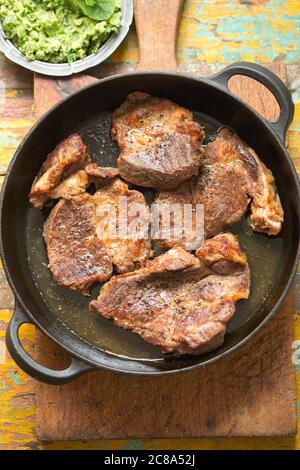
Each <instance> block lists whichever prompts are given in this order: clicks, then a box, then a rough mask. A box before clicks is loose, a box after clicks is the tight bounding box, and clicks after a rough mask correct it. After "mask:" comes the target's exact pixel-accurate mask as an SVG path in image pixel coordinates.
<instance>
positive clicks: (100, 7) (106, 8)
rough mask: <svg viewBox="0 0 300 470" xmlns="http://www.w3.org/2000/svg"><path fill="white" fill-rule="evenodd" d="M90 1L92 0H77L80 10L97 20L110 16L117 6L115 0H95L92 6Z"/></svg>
mask: <svg viewBox="0 0 300 470" xmlns="http://www.w3.org/2000/svg"><path fill="white" fill-rule="evenodd" d="M91 3H92V0H78V5H79V7H80V8H81V10H82V12H83V13H84V14H85V15H86V16H89V17H90V18H92V19H93V20H97V21H103V20H107V19H108V18H110V17H111V15H112V14H113V12H114V11H115V9H116V6H117V4H116V0H96V1H95V2H94V5H93V6H92V5H91Z"/></svg>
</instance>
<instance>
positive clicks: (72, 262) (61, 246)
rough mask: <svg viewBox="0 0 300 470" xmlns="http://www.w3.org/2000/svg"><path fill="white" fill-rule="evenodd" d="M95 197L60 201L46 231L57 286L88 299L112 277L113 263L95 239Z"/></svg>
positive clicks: (84, 196)
mask: <svg viewBox="0 0 300 470" xmlns="http://www.w3.org/2000/svg"><path fill="white" fill-rule="evenodd" d="M96 226H97V222H96V214H95V204H94V201H93V197H92V196H91V195H90V194H87V193H85V194H82V195H80V196H75V197H72V198H70V199H61V200H60V201H59V202H58V203H57V204H56V206H55V207H54V208H53V209H52V211H51V213H50V215H49V217H48V220H47V221H46V223H45V227H44V237H45V242H46V245H47V252H48V258H49V268H50V270H51V273H52V275H53V277H54V279H55V281H56V282H58V284H61V285H62V286H65V287H69V288H71V289H74V290H77V291H79V292H81V293H82V294H85V295H88V294H89V288H90V286H91V285H92V284H94V283H95V282H103V281H106V280H107V279H109V278H110V276H111V274H112V263H111V260H110V258H109V257H108V256H107V253H106V250H105V248H104V245H103V242H102V241H101V240H99V239H98V238H97V235H96Z"/></svg>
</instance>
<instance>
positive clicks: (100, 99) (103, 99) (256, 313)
mask: <svg viewBox="0 0 300 470" xmlns="http://www.w3.org/2000/svg"><path fill="white" fill-rule="evenodd" d="M134 90H141V91H147V92H150V93H151V94H153V95H156V96H162V97H168V98H171V99H173V100H174V101H176V102H178V103H179V104H181V105H183V106H185V107H187V108H189V109H191V110H192V111H193V112H194V114H195V117H196V119H197V120H199V122H200V123H201V124H202V125H204V126H205V129H206V136H207V140H210V139H212V138H213V137H214V136H215V134H216V132H217V130H218V129H219V128H220V127H221V126H229V127H231V128H232V129H233V130H235V131H236V132H237V133H238V134H239V135H240V136H241V137H242V138H243V139H244V140H245V141H246V142H247V143H248V144H249V145H250V146H252V147H253V148H254V149H255V150H256V152H257V153H258V155H259V156H260V158H261V159H262V160H263V161H264V162H265V163H266V165H267V166H268V167H270V168H271V169H272V171H273V173H274V175H275V178H276V181H277V185H278V188H279V193H280V197H281V200H282V202H283V206H284V210H285V223H284V227H283V230H282V233H281V234H280V236H278V237H267V236H264V235H259V234H255V233H253V232H252V231H251V230H250V228H249V226H248V224H247V222H246V220H245V219H243V220H242V221H240V222H239V223H238V224H236V225H235V226H234V227H232V228H231V230H232V231H234V232H235V233H237V234H238V236H239V240H240V243H241V245H242V247H243V248H244V250H245V251H246V252H247V256H248V260H249V264H250V268H251V276H252V289H251V296H250V299H249V300H248V301H241V302H239V303H238V308H237V312H236V314H235V316H234V318H233V319H232V320H231V321H230V323H229V325H228V330H227V335H226V340H225V343H224V345H223V346H222V347H221V348H219V349H218V350H216V351H213V352H212V353H210V354H208V355H205V356H201V357H184V358H175V357H172V356H170V357H168V356H163V355H162V353H161V352H160V349H159V348H157V347H154V346H151V345H149V344H148V343H146V342H144V341H143V340H141V339H140V338H139V337H138V336H137V335H134V334H132V333H130V332H126V331H124V330H122V329H120V328H118V327H116V326H114V324H113V323H112V322H111V321H108V320H104V319H103V318H101V317H100V316H98V315H97V314H96V313H94V312H90V311H89V309H88V303H89V299H87V298H85V297H83V296H81V295H80V294H77V293H76V292H73V291H70V290H68V289H65V288H63V287H60V286H58V285H57V284H56V283H55V282H54V281H53V279H52V277H51V274H50V272H49V270H48V268H47V256H46V250H45V246H44V242H43V237H42V229H43V222H44V220H45V219H46V217H47V215H48V213H49V211H50V207H48V208H46V209H45V210H43V211H42V212H39V211H37V210H34V209H31V208H30V207H29V204H28V200H27V194H28V191H29V188H30V185H31V183H32V180H33V178H34V176H35V175H36V173H37V171H38V169H39V168H40V166H41V163H42V161H43V160H44V159H45V157H46V155H47V153H48V152H49V151H51V150H52V149H53V147H54V146H55V145H56V144H57V143H58V142H59V141H60V140H61V139H62V138H63V137H65V136H67V135H68V134H70V133H71V132H73V131H78V132H79V133H80V134H81V135H82V136H83V139H84V141H85V142H86V144H87V145H88V147H89V150H90V152H91V156H92V159H93V161H96V162H98V163H99V164H101V165H104V166H108V165H109V166H116V160H117V155H118V149H117V147H116V145H115V143H114V142H113V141H112V140H111V138H110V127H111V114H112V112H113V111H114V109H115V108H116V107H117V106H118V105H119V104H120V103H121V102H122V101H123V100H124V99H125V97H126V95H127V94H128V93H129V92H130V91H134ZM287 158H288V157H287V156H286V155H285V153H284V151H283V149H282V148H281V147H280V145H279V143H278V141H277V140H276V139H275V138H274V137H273V136H272V133H271V132H269V133H268V132H267V131H266V128H265V126H264V125H263V124H262V122H261V121H260V120H259V119H258V118H257V117H256V116H255V114H254V113H253V112H251V111H249V110H248V109H247V108H246V107H244V106H243V105H242V104H240V103H239V102H238V101H236V100H235V99H233V98H232V97H231V96H228V95H225V94H224V93H222V92H221V91H220V90H218V89H216V88H214V87H213V86H211V85H210V84H209V83H205V82H203V81H199V80H196V79H192V78H188V77H179V76H176V75H175V76H173V75H164V74H155V75H154V74H141V75H133V76H124V77H117V78H113V79H110V80H107V81H104V82H102V83H99V84H98V85H96V86H93V87H91V88H89V89H86V90H84V91H83V92H81V93H80V94H78V95H76V96H74V97H72V98H71V99H69V100H67V101H66V102H65V103H63V104H62V105H60V106H59V108H57V109H55V110H54V111H53V112H51V113H50V114H49V115H48V117H47V118H46V119H45V120H43V121H42V122H41V123H40V124H39V125H38V126H37V128H36V129H35V130H34V131H33V132H32V133H31V135H30V136H29V137H28V139H27V140H26V141H25V143H24V144H23V146H22V147H21V148H20V149H19V151H18V154H17V159H16V161H15V164H14V166H13V168H12V170H11V173H10V176H9V179H8V181H7V185H6V189H5V194H4V198H5V204H4V205H3V207H4V213H3V214H2V220H5V224H3V223H2V236H3V244H4V245H5V256H6V262H7V266H8V268H9V271H10V275H11V276H12V278H13V284H14V286H15V288H16V290H17V292H18V294H19V296H20V297H21V299H22V301H23V302H24V304H25V308H26V309H27V311H30V312H31V314H32V316H33V317H34V318H35V320H36V321H37V322H38V323H39V325H40V326H41V327H42V328H43V329H45V330H47V331H48V333H50V334H51V335H52V336H54V337H55V339H56V340H57V341H59V342H60V343H62V345H64V347H66V348H67V349H69V350H70V351H71V352H72V353H74V354H76V355H79V356H80V357H82V358H84V359H85V360H88V361H90V362H93V363H94V364H96V365H98V366H99V365H100V366H104V367H109V368H114V369H118V370H123V371H130V372H150V373H151V372H154V373H155V372H159V371H169V370H175V369H178V368H180V369H181V368H184V367H188V366H193V365H200V364H204V363H205V362H207V361H209V360H211V359H215V358H217V357H219V356H220V355H223V354H224V353H225V352H226V351H228V350H229V349H231V348H234V347H236V346H237V345H238V344H239V343H240V342H241V341H243V340H244V339H245V338H246V337H247V336H248V335H250V334H251V333H252V332H253V331H254V330H255V329H256V328H257V326H258V325H259V324H260V323H261V322H263V321H264V319H265V318H266V317H267V316H268V314H269V313H270V311H271V310H272V308H273V307H274V306H275V305H276V303H277V302H278V300H279V298H280V296H281V295H282V293H283V291H284V287H285V285H286V283H287V281H288V279H289V276H290V274H291V271H292V269H293V265H294V260H295V257H296V252H297V246H298V238H299V226H298V224H299V219H298V216H297V207H298V206H297V204H298V203H297V184H296V181H295V178H294V176H293V175H292V173H291V169H290V164H289V161H288V159H287ZM5 212H6V214H5ZM98 292H99V286H95V287H94V288H93V290H92V297H93V298H95V297H96V296H97V294H98Z"/></svg>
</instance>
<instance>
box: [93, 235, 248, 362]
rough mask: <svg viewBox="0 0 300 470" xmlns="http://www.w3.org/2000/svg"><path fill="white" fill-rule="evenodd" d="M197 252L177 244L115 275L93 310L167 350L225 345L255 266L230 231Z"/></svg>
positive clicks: (187, 350) (196, 350) (185, 351)
mask: <svg viewBox="0 0 300 470" xmlns="http://www.w3.org/2000/svg"><path fill="white" fill-rule="evenodd" d="M196 254H197V257H196V256H194V255H192V254H190V253H188V252H187V251H185V250H184V249H183V248H181V247H178V248H173V249H171V250H169V251H168V252H167V253H165V254H163V255H161V256H159V257H157V258H155V259H154V260H152V261H149V262H148V264H147V266H146V267H144V268H142V269H140V270H138V271H135V272H133V273H130V274H123V275H120V276H115V277H113V278H112V279H111V280H110V281H109V282H108V283H106V284H105V285H104V286H103V287H102V289H101V291H100V295H99V297H98V299H97V300H94V301H92V302H91V303H90V308H91V310H94V311H96V312H98V313H99V314H101V315H102V316H103V317H105V318H109V319H113V320H114V321H115V323H116V325H118V326H121V327H123V328H125V329H129V330H132V331H133V332H134V333H137V334H139V335H140V336H141V337H142V338H143V339H144V340H146V341H148V342H150V343H152V344H154V345H158V346H160V347H161V348H162V349H163V351H164V352H174V351H178V352H179V353H180V354H204V353H207V352H209V351H211V350H212V349H215V348H217V347H219V346H220V345H221V344H222V343H223V341H224V335H225V331H226V324H227V322H228V321H229V320H230V318H231V317H232V316H233V314H234V312H235V304H236V302H237V301H238V300H239V299H247V298H248V296H249V290H250V274H249V268H248V264H247V260H246V256H245V255H244V254H243V253H242V252H241V250H240V247H239V244H238V242H237V239H236V237H235V236H234V235H232V234H230V233H226V234H220V235H218V236H216V237H215V238H213V239H211V240H207V241H206V242H205V243H204V244H203V246H202V248H200V249H199V250H198V251H197V253H196Z"/></svg>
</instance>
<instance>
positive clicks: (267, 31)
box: [0, 0, 300, 450]
mask: <svg viewBox="0 0 300 470" xmlns="http://www.w3.org/2000/svg"><path fill="white" fill-rule="evenodd" d="M137 59H138V49H137V41H136V36H135V32H134V30H133V29H132V31H131V33H130V34H129V36H128V38H127V39H126V41H125V43H124V44H123V45H122V47H121V48H120V49H119V50H118V51H117V53H115V54H114V56H113V57H112V59H111V60H110V61H109V62H107V63H106V64H104V65H103V66H102V67H101V69H100V74H101V75H102V76H105V75H107V74H112V73H116V72H119V71H121V70H122V69H123V68H124V66H125V65H126V67H127V68H128V66H129V67H132V69H133V68H134V66H135V63H136V62H137ZM238 60H249V61H254V62H261V63H268V62H274V61H280V62H284V63H286V64H287V67H288V79H289V87H290V89H291V91H292V93H293V98H294V102H295V104H296V113H295V119H294V122H293V124H292V127H291V130H290V137H289V142H290V147H289V150H290V154H291V156H292V158H293V159H294V162H295V164H296V166H297V170H298V172H299V171H300V4H299V0H186V4H185V7H184V12H183V18H182V21H181V25H180V32H179V41H178V62H179V68H180V69H181V70H184V71H186V72H197V71H198V70H200V64H201V72H202V74H203V73H204V72H203V71H205V73H206V74H207V75H209V74H211V73H213V72H215V71H216V70H218V69H220V68H222V67H223V66H224V65H225V64H227V63H230V62H234V61H238ZM33 113H34V110H33V76H32V74H31V73H30V72H28V71H25V70H23V69H21V68H19V67H18V66H15V65H14V64H12V63H10V62H8V61H7V60H6V59H5V58H4V57H3V56H0V182H2V180H3V175H4V174H5V171H6V168H7V165H8V163H9V161H10V159H11V157H12V155H13V153H14V151H15V149H16V147H17V145H18V144H19V142H20V140H21V139H22V137H23V136H24V134H25V133H26V131H27V130H28V129H29V128H30V126H31V125H32V124H33V122H34V118H33ZM297 294H298V299H299V297H300V292H299V288H297ZM297 304H298V306H299V300H298V301H297ZM12 308H13V297H12V295H11V293H10V291H9V288H8V286H7V284H6V281H5V276H4V273H3V270H2V269H0V450H1V449H141V448H147V449H224V448H225V449H228V448H234V449H300V358H299V361H298V366H297V365H296V366H295V367H296V369H297V370H296V374H297V396H298V403H297V406H298V408H297V413H298V415H297V418H298V434H297V436H296V437H295V438H294V437H290V438H289V437H285V438H239V439H236V438H235V439H233V438H232V439H201V440H200V439H197V440H195V439H193V440H181V441H179V440H151V441H93V442H61V443H55V442H52V443H41V442H38V441H37V439H36V437H35V432H34V423H35V397H34V387H33V381H32V380H31V379H29V377H28V376H27V375H26V374H24V373H23V372H22V371H21V370H19V369H18V367H17V366H16V365H15V364H14V362H13V361H12V360H11V358H10V357H9V355H8V353H7V351H6V348H5V343H4V332H5V328H6V325H7V323H8V321H9V319H10V317H11V313H12ZM22 337H23V341H24V344H25V345H26V347H27V348H28V349H29V350H30V351H31V352H32V353H33V354H34V329H33V327H29V326H24V327H23V328H22ZM295 340H299V341H300V316H299V315H297V314H295ZM291 347H292V345H291ZM291 353H292V349H291ZM299 356H300V349H299ZM266 406H268V405H267V404H266Z"/></svg>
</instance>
